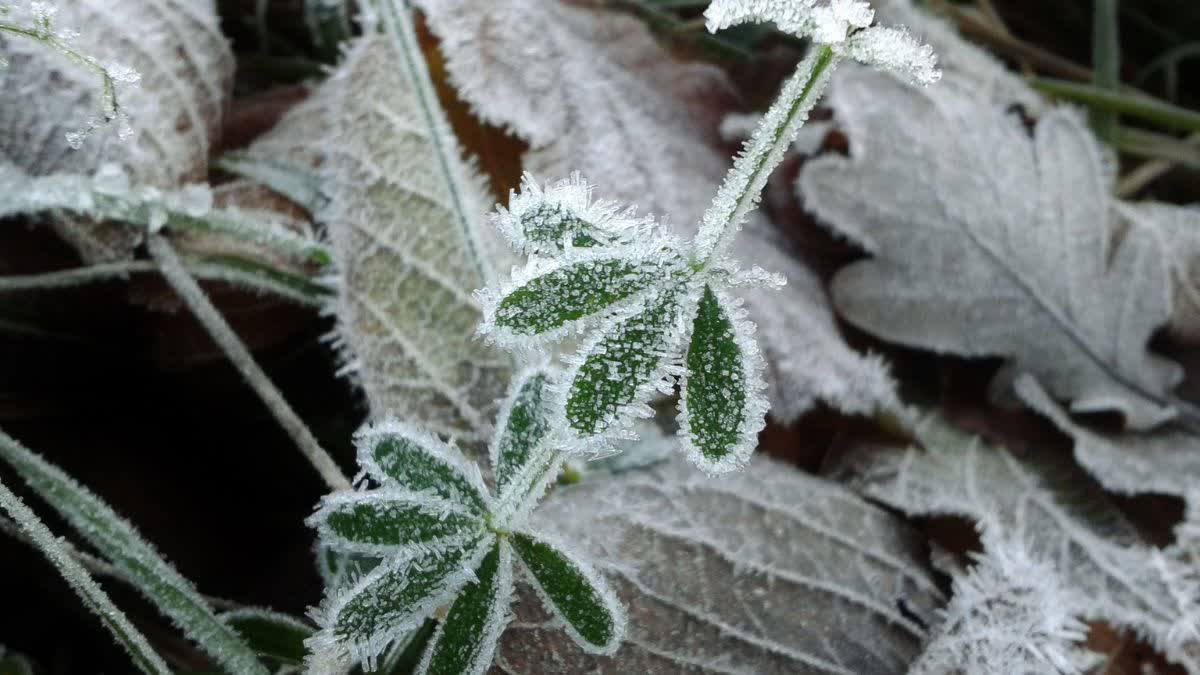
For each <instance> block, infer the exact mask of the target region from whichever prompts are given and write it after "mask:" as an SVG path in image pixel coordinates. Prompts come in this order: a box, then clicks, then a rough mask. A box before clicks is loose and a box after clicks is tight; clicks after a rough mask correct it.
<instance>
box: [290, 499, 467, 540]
mask: <svg viewBox="0 0 1200 675" xmlns="http://www.w3.org/2000/svg"><path fill="white" fill-rule="evenodd" d="M308 524H309V526H310V527H313V528H316V530H317V533H318V534H319V535H320V537H321V540H322V541H323V542H325V544H326V545H327V546H330V547H331V548H334V549H336V550H339V551H342V552H349V553H362V554H367V555H382V554H384V553H386V552H387V551H388V550H390V549H393V548H396V547H401V546H403V547H412V548H414V549H417V548H421V547H426V546H432V547H443V546H445V545H447V544H448V543H449V542H462V541H465V540H467V539H470V538H474V537H477V536H478V535H479V534H480V533H481V532H482V530H483V522H482V520H481V519H480V516H479V514H478V513H477V512H475V511H472V510H471V509H469V508H468V507H465V506H461V505H459V504H457V503H455V502H451V501H447V500H446V499H444V498H440V497H432V496H430V495H429V494H427V493H420V492H410V491H409V490H404V489H395V488H390V489H389V488H384V489H380V490H371V491H369V492H352V491H343V492H335V493H333V494H330V495H328V496H326V497H325V499H323V500H322V502H321V508H320V510H318V511H317V512H316V513H315V514H313V515H312V516H311V517H310V518H309V520H308Z"/></svg>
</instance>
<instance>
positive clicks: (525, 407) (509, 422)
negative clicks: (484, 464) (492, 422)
mask: <svg viewBox="0 0 1200 675" xmlns="http://www.w3.org/2000/svg"><path fill="white" fill-rule="evenodd" d="M553 376H554V373H553V372H552V371H549V370H546V369H536V370H533V371H531V372H529V373H526V374H525V375H524V376H522V377H519V378H514V381H513V391H512V392H511V393H510V394H509V398H508V403H507V405H506V406H505V408H503V409H502V410H501V411H500V415H499V417H497V419H496V427H497V429H498V431H497V433H496V438H495V440H494V441H493V442H492V445H491V452H490V454H491V460H492V471H493V472H494V473H495V479H496V495H497V497H499V498H500V499H504V498H505V496H506V493H507V492H508V489H509V487H510V486H511V485H512V483H513V482H514V481H515V480H516V479H518V478H519V477H520V475H521V473H522V472H523V471H524V470H525V469H526V467H527V466H528V465H529V462H530V460H531V459H533V458H534V456H535V453H536V451H537V450H538V446H540V445H541V444H542V442H543V441H545V440H547V439H548V437H549V436H550V433H551V426H550V414H551V411H550V406H551V405H552V401H551V400H550V395H551V391H550V385H551V384H552V381H551V380H552V377H553Z"/></svg>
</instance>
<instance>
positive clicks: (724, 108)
mask: <svg viewBox="0 0 1200 675" xmlns="http://www.w3.org/2000/svg"><path fill="white" fill-rule="evenodd" d="M416 4H417V5H418V6H419V7H420V8H421V9H422V10H423V12H424V14H425V17H426V19H427V22H428V24H429V27H430V29H431V30H432V31H433V32H434V33H435V34H436V35H437V36H438V37H439V38H440V39H441V50H442V52H443V54H445V56H446V59H447V69H448V71H449V74H450V78H451V80H452V82H453V83H454V84H455V85H456V88H457V89H458V91H459V94H460V95H461V96H462V97H463V98H464V99H465V100H466V101H467V102H468V103H470V105H471V106H472V108H473V109H474V110H475V112H476V113H478V114H479V115H480V117H482V118H484V119H486V120H488V121H489V122H492V123H493V124H496V125H498V126H504V127H506V128H507V129H509V130H510V131H512V132H513V133H514V134H516V135H517V136H519V137H521V138H522V139H524V140H526V141H528V142H529V143H530V145H531V149H530V150H529V151H528V152H527V153H526V154H525V156H524V166H525V169H526V170H528V171H532V172H534V173H536V174H538V175H542V176H568V175H570V174H571V172H573V171H576V170H579V171H581V172H582V173H583V174H584V175H586V176H587V177H588V179H589V180H591V181H593V182H595V183H596V184H598V185H600V186H602V189H603V191H604V194H605V196H606V197H609V198H612V199H614V200H617V201H619V202H621V203H623V204H636V205H638V206H639V207H640V210H641V211H642V212H643V213H652V214H658V215H662V216H669V218H670V222H671V224H672V226H673V228H674V230H675V231H676V232H677V233H678V234H679V235H680V237H681V238H688V237H691V236H694V235H695V233H696V228H697V225H698V224H699V222H700V220H701V218H702V216H703V215H704V211H705V208H706V206H707V204H706V203H705V201H704V199H703V197H701V198H699V199H697V195H710V194H712V193H713V192H714V191H715V190H716V189H717V187H718V186H719V185H720V183H721V179H722V176H723V175H724V174H725V171H726V169H727V168H728V165H729V158H728V155H727V153H726V152H725V150H724V149H723V148H721V147H720V143H719V136H718V134H717V133H716V128H717V126H718V124H719V122H720V120H721V118H722V117H723V115H724V114H725V113H726V112H728V111H729V109H730V108H731V107H732V106H733V105H734V104H735V102H736V101H735V99H734V97H733V96H732V91H733V88H732V85H731V84H730V83H729V81H728V79H727V78H726V77H725V76H724V74H723V73H722V72H721V71H720V70H719V69H716V68H713V67H711V66H707V65H702V64H696V63H683V62H680V61H677V60H676V59H674V58H673V57H672V56H671V54H670V53H669V52H668V51H666V50H664V49H663V48H662V47H661V46H659V44H658V43H657V42H656V40H655V38H654V36H653V35H652V34H651V33H650V31H649V30H648V29H647V28H646V26H645V24H644V22H642V21H640V20H639V19H637V18H635V17H631V16H628V15H626V14H625V13H622V12H612V11H603V10H599V9H593V8H587V7H580V6H578V5H575V4H569V3H563V2H546V1H544V0H417V2H416ZM512 55H520V58H512ZM777 249H778V245H777V244H776V243H775V242H774V241H773V240H771V234H770V227H769V226H768V224H767V223H765V222H763V220H762V218H761V216H760V215H759V214H757V213H751V214H750V216H749V223H748V225H747V228H746V230H745V231H744V232H742V234H741V235H740V236H739V237H738V239H737V240H736V241H735V242H734V244H733V248H732V254H733V255H734V256H735V257H737V258H738V259H740V260H743V261H745V262H746V263H747V264H759V265H761V266H762V267H764V268H765V269H768V270H785V266H786V271H785V275H786V276H787V277H788V279H789V285H788V287H787V288H785V289H783V290H782V291H779V292H769V291H763V290H758V289H755V290H748V291H746V292H745V296H746V297H747V304H748V306H749V308H750V315H751V318H753V319H754V321H755V322H756V323H758V324H759V326H760V331H759V335H760V338H761V343H760V346H761V347H762V349H763V352H764V354H765V355H766V356H767V360H768V364H769V367H770V369H771V374H772V376H771V377H770V378H769V379H770V381H771V389H770V394H771V404H772V415H774V416H776V417H777V418H778V419H781V420H782V421H785V422H787V421H792V420H794V419H795V418H796V417H798V416H799V415H800V414H801V413H803V412H804V411H806V410H808V409H809V408H810V407H811V406H812V405H813V404H814V402H815V401H817V400H826V401H828V402H829V403H830V404H831V405H834V406H838V407H840V406H841V405H842V404H843V403H846V404H849V405H851V406H853V408H852V409H850V411H852V412H861V411H862V410H864V409H872V408H873V407H874V405H875V404H874V403H872V402H871V401H872V400H879V399H882V398H886V397H889V396H891V382H890V379H889V378H888V377H887V374H886V370H885V369H884V368H883V366H882V363H881V362H880V361H879V359H877V358H873V357H871V358H864V357H862V356H861V355H859V354H856V353H855V352H854V351H853V350H851V349H850V348H849V347H848V346H847V345H846V344H845V342H844V341H843V339H842V337H841V335H840V334H839V333H838V330H837V327H836V325H835V323H834V321H833V316H832V313H831V311H830V310H829V307H828V300H827V298H826V296H825V292H824V290H823V288H822V286H821V284H820V283H819V281H818V280H817V279H816V278H815V277H814V276H813V274H812V273H811V272H810V271H808V270H807V269H805V268H804V266H803V265H802V264H801V263H799V262H798V261H797V260H796V259H795V258H793V257H792V256H790V255H789V256H785V255H781V254H780V253H779V251H778V250H777ZM760 254H761V255H760ZM767 255H770V256H773V257H775V258H777V260H775V261H773V262H771V263H767V262H766V258H765V257H764V256H767ZM768 324H770V325H771V326H772V327H773V328H772V329H771V330H767V329H765V328H764V326H766V325H768ZM798 341H799V342H798ZM830 397H833V398H830Z"/></svg>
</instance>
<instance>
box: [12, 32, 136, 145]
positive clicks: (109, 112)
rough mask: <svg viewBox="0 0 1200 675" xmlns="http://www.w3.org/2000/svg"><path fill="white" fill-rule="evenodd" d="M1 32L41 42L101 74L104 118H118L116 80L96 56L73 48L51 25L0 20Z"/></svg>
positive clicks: (72, 60) (101, 105) (101, 98)
mask: <svg viewBox="0 0 1200 675" xmlns="http://www.w3.org/2000/svg"><path fill="white" fill-rule="evenodd" d="M0 33H9V34H12V35H19V36H21V37H25V38H29V39H30V40H33V41H35V42H40V43H42V44H44V45H46V46H47V47H50V48H51V49H53V50H55V51H57V52H58V53H60V54H62V55H63V56H65V57H67V59H69V60H70V61H71V62H72V63H74V64H76V65H78V66H82V67H84V68H87V69H88V70H91V71H93V72H95V73H96V74H97V75H99V76H100V82H101V86H100V91H101V94H100V108H101V110H102V111H103V113H104V119H105V120H106V121H109V122H111V121H112V120H114V119H116V117H117V111H118V110H119V106H118V104H117V86H116V80H115V79H114V78H113V76H112V74H111V73H109V72H108V69H107V68H105V67H104V66H103V65H102V64H101V63H100V62H99V61H97V60H96V59H95V58H93V57H91V56H88V55H87V54H83V53H81V52H78V51H75V50H74V49H72V48H71V45H69V44H67V43H65V42H63V41H62V40H60V39H59V38H58V37H57V36H56V35H54V33H52V32H51V31H50V27H49V25H46V26H42V27H39V28H27V27H25V26H18V25H16V24H12V23H8V22H5V21H0Z"/></svg>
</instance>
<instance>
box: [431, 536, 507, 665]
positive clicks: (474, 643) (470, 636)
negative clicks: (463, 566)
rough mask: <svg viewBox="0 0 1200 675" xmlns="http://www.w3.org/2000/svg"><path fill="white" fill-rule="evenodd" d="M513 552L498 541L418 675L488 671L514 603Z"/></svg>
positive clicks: (436, 638)
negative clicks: (509, 609)
mask: <svg viewBox="0 0 1200 675" xmlns="http://www.w3.org/2000/svg"><path fill="white" fill-rule="evenodd" d="M512 592H513V579H512V551H511V549H510V548H509V545H508V544H507V543H505V542H502V541H497V542H496V543H495V544H494V545H493V547H492V550H491V551H490V552H489V553H488V554H487V556H485V557H484V559H483V562H481V563H480V564H479V569H477V570H475V580H474V581H472V582H470V583H468V584H467V585H466V587H465V588H463V590H462V592H461V593H459V596H458V598H457V599H455V601H454V604H453V605H451V607H450V611H449V613H447V614H446V620H445V621H443V622H442V623H441V624H440V625H439V626H438V629H437V632H436V633H434V635H433V638H432V640H431V642H430V646H429V647H428V648H426V650H425V658H424V659H423V660H422V662H421V666H420V668H418V670H417V672H418V673H422V674H425V673H429V674H430V675H462V674H463V673H471V674H474V673H483V672H486V671H487V669H488V667H489V666H490V665H491V663H492V654H493V653H494V652H495V649H496V641H497V640H498V639H499V637H500V633H501V632H503V631H504V627H505V625H506V624H507V622H508V605H509V603H511V602H512Z"/></svg>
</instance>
